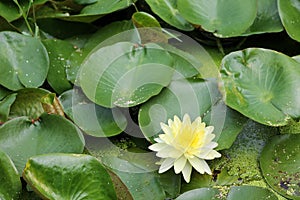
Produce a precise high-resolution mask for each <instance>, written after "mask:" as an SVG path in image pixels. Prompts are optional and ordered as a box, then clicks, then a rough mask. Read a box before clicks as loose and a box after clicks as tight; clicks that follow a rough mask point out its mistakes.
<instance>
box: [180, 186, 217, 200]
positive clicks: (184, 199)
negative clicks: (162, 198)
mask: <svg viewBox="0 0 300 200" xmlns="http://www.w3.org/2000/svg"><path fill="white" fill-rule="evenodd" d="M219 196H220V191H219V190H218V189H216V188H199V189H195V190H190V191H188V192H185V193H183V194H181V195H180V196H179V197H177V198H176V200H199V199H210V200H216V199H220V198H218V197H219Z"/></svg>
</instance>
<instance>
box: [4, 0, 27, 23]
mask: <svg viewBox="0 0 300 200" xmlns="http://www.w3.org/2000/svg"><path fill="white" fill-rule="evenodd" d="M0 10H1V13H0V16H2V17H3V18H5V19H6V20H7V21H8V22H11V21H14V20H16V19H18V18H19V17H21V16H22V14H21V13H20V10H19V8H18V6H17V5H16V4H15V3H14V2H13V1H11V0H3V1H1V2H0Z"/></svg>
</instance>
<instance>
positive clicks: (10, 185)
mask: <svg viewBox="0 0 300 200" xmlns="http://www.w3.org/2000/svg"><path fill="white" fill-rule="evenodd" d="M21 188H22V185H21V180H20V176H19V174H18V171H17V169H16V167H15V165H14V163H13V162H12V161H11V159H10V158H9V157H8V155H7V154H6V153H4V152H3V151H1V149H0V199H2V200H10V199H18V198H19V195H20V192H21Z"/></svg>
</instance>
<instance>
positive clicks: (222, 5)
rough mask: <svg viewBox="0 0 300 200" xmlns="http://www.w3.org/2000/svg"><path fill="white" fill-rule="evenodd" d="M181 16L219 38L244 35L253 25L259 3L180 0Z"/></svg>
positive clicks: (240, 0)
mask: <svg viewBox="0 0 300 200" xmlns="http://www.w3.org/2000/svg"><path fill="white" fill-rule="evenodd" d="M177 6H178V10H179V12H180V14H181V15H182V16H183V17H184V18H185V19H186V20H187V21H189V22H191V23H193V24H198V25H201V27H202V28H203V29H204V30H206V31H209V32H212V33H214V35H216V36H218V37H233V36H239V35H241V34H242V33H244V32H245V31H246V30H247V29H248V28H249V27H250V25H251V24H253V22H254V20H255V17H256V12H257V2H256V1H253V0H227V1H220V0H213V1H207V0H178V1H177Z"/></svg>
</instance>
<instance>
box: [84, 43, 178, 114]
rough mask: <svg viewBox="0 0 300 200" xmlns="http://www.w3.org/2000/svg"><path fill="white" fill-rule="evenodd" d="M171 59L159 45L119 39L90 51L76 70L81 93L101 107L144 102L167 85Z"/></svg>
mask: <svg viewBox="0 0 300 200" xmlns="http://www.w3.org/2000/svg"><path fill="white" fill-rule="evenodd" d="M172 67H173V59H172V57H171V56H170V55H169V54H168V53H167V52H166V51H165V50H164V49H162V48H161V47H160V46H158V45H156V44H153V43H149V44H146V45H144V46H140V47H139V46H136V45H135V44H133V43H130V42H119V43H116V44H114V45H111V46H107V47H103V48H100V49H98V50H97V51H95V52H94V53H92V54H91V55H90V56H89V57H88V58H87V59H86V61H85V62H84V63H83V66H82V68H81V70H80V79H79V80H80V85H81V87H82V90H83V92H84V93H85V95H86V96H87V97H88V98H89V99H90V100H91V101H93V102H95V103H97V104H99V105H101V106H104V107H110V108H111V107H114V106H120V107H131V106H135V105H138V104H141V103H143V102H145V101H147V100H148V99H149V98H151V97H152V96H154V95H157V94H158V93H159V92H160V91H161V90H162V88H163V87H165V86H167V85H168V84H169V83H170V81H171V78H172V76H173V71H174V69H173V68H172Z"/></svg>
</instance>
